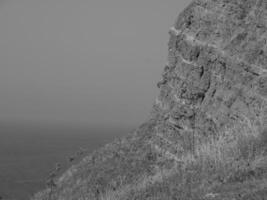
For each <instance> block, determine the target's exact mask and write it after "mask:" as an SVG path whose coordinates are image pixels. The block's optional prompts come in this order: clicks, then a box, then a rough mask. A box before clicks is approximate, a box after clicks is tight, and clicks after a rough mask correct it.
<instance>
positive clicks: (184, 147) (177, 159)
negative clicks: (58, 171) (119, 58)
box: [35, 0, 267, 200]
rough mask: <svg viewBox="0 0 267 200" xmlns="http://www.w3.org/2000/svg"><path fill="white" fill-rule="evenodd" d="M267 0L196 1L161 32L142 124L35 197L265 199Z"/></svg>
mask: <svg viewBox="0 0 267 200" xmlns="http://www.w3.org/2000/svg"><path fill="white" fill-rule="evenodd" d="M266 27H267V1H266V0H231V1H230V0H195V1H193V2H192V3H191V4H190V5H189V6H188V7H187V8H186V9H185V10H184V11H183V12H182V13H181V14H180V15H179V17H178V19H177V21H176V22H175V24H174V26H173V27H172V28H171V29H170V31H169V34H170V40H169V43H168V51H169V53H168V63H167V65H166V66H165V68H164V72H163V75H162V80H161V81H160V82H159V83H158V87H159V88H160V94H159V96H158V97H157V99H156V101H155V103H154V106H153V110H152V114H151V120H149V121H148V122H146V123H144V124H143V125H142V126H141V127H139V128H138V129H137V130H136V131H135V132H134V133H132V134H130V135H129V136H127V137H125V138H122V139H118V140H116V141H114V142H113V143H112V144H109V145H107V146H106V147H103V148H102V149H100V150H98V151H96V152H94V153H92V154H90V155H89V156H87V157H86V158H84V160H83V161H82V162H81V163H79V164H78V165H75V166H73V167H72V168H71V169H69V170H68V171H67V172H66V173H65V174H64V175H63V176H62V177H60V178H59V179H58V181H57V187H56V188H55V189H54V190H49V189H48V190H46V191H44V192H42V193H39V194H37V195H36V196H35V199H36V200H37V199H45V198H46V197H48V196H49V198H50V199H64V200H68V199H90V200H94V199H96V200H99V199H101V200H105V199H109V200H115V199H116V200H119V199H121V200H133V199H136V200H143V199H150V200H152V199H153V200H160V199H164V200H165V199H166V200H168V199H180V200H187V199H217V200H223V199H225V200H226V199H244V200H245V199H260V198H266V196H267V184H266V183H267V157H266V153H267V151H266V145H267V135H266V134H267V49H266V48H267V45H266V40H267V28H266Z"/></svg>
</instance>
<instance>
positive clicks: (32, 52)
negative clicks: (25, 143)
mask: <svg viewBox="0 0 267 200" xmlns="http://www.w3.org/2000/svg"><path fill="white" fill-rule="evenodd" d="M187 4H189V1H188V0H165V1H162V0H134V1H133V0H75V1H73V0H45V1H44V0H8V1H7V0H0V96H1V101H0V121H1V122H9V123H10V122H23V121H30V122H33V123H43V122H51V123H68V124H81V125H94V126H95V125H97V126H107V127H109V126H136V125H140V124H141V123H142V122H144V121H145V120H146V119H148V117H149V113H150V111H151V109H152V104H153V102H154V99H155V98H156V96H157V95H158V92H159V91H158V89H157V87H156V83H157V82H158V81H159V80H160V79H161V73H162V71H163V67H164V65H165V63H166V61H167V43H168V39H169V35H168V30H169V28H170V27H171V26H172V25H173V23H174V21H175V19H176V17H177V16H178V14H179V12H181V11H182V10H183V9H184V8H185V7H186V5H187Z"/></svg>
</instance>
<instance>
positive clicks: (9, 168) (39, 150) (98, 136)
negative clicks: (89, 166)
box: [0, 123, 131, 200]
mask: <svg viewBox="0 0 267 200" xmlns="http://www.w3.org/2000/svg"><path fill="white" fill-rule="evenodd" d="M130 131H131V128H109V127H106V128H103V127H101V128H95V127H94V128H90V127H79V126H77V127H76V126H75V127H74V126H67V125H29V124H23V123H21V124H18V123H16V124H12V123H9V124H6V123H5V124H1V123H0V196H1V197H2V198H3V199H9V200H11V199H14V200H15V199H17V200H28V199H29V197H30V196H31V195H32V194H34V193H35V192H36V191H38V190H40V189H42V188H44V187H45V181H46V178H47V177H48V174H49V172H50V171H51V170H53V169H54V168H55V165H56V163H61V165H62V172H63V171H64V170H66V169H67V168H68V167H70V166H71V164H72V163H70V162H69V159H68V158H69V157H70V156H72V155H75V153H76V152H77V151H78V150H79V149H80V148H85V149H87V152H92V151H93V150H95V149H97V148H99V147H101V146H103V145H104V144H106V143H108V142H110V141H112V140H113V139H114V138H116V137H120V136H122V135H125V134H127V133H129V132H130ZM81 158H82V157H77V158H76V160H75V161H74V162H78V161H79V160H80V159H81ZM0 199H1V198H0Z"/></svg>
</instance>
